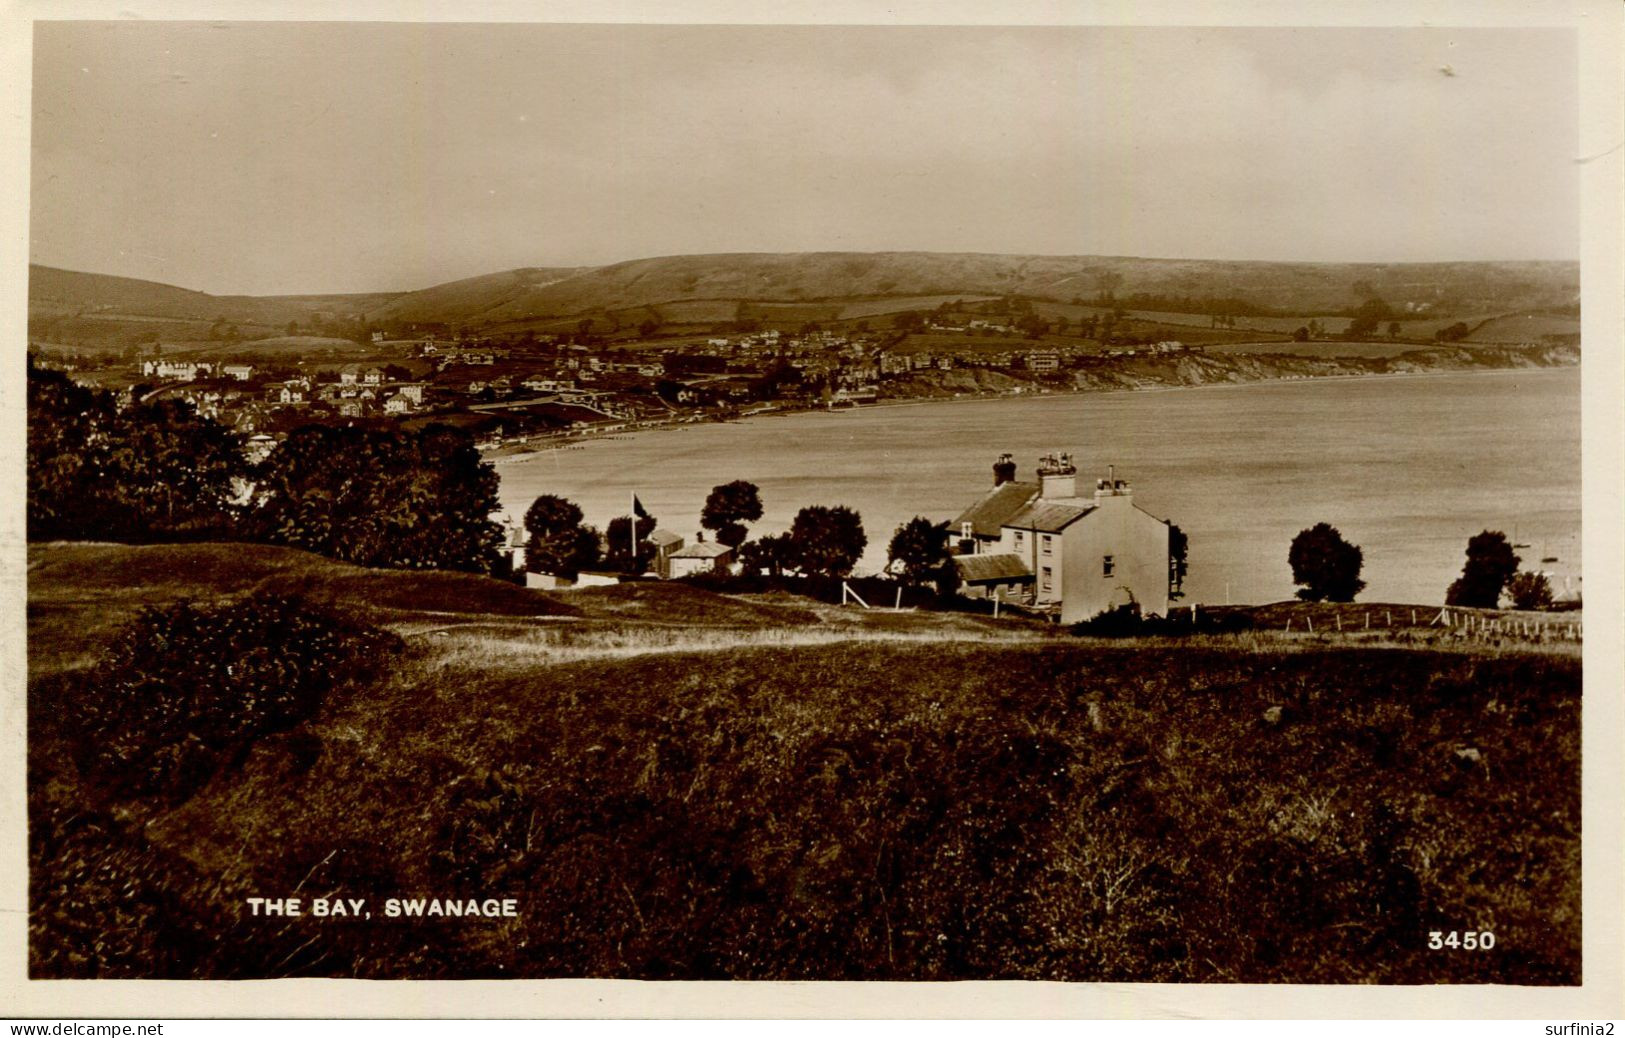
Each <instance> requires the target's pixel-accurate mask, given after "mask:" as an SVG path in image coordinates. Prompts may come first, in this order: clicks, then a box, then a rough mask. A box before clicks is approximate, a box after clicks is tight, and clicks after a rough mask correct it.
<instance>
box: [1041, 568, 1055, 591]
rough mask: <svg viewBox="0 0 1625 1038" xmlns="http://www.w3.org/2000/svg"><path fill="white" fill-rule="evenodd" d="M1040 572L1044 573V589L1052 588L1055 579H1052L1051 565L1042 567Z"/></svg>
mask: <svg viewBox="0 0 1625 1038" xmlns="http://www.w3.org/2000/svg"><path fill="white" fill-rule="evenodd" d="M1039 572H1040V573H1042V574H1043V577H1044V582H1043V588H1044V590H1045V591H1048V590H1050V588H1051V586H1052V585H1053V583H1054V581H1053V580H1052V579H1051V571H1050V568H1049V567H1048V566H1045V567H1044V568H1043V569H1042V570H1040V571H1039Z"/></svg>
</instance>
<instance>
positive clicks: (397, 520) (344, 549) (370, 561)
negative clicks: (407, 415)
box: [244, 425, 505, 574]
mask: <svg viewBox="0 0 1625 1038" xmlns="http://www.w3.org/2000/svg"><path fill="white" fill-rule="evenodd" d="M255 481H256V486H255V490H254V495H253V500H252V503H251V505H250V509H249V512H248V515H247V516H246V517H245V522H244V527H245V530H246V532H247V533H248V534H249V535H250V537H251V539H254V540H261V541H265V542H268V543H271V544H285V545H287V546H288V547H291V548H301V549H303V550H305V551H313V552H316V553H317V554H320V555H326V556H327V557H328V558H333V559H338V560H340V561H342V562H352V563H356V564H358V565H362V566H384V567H392V568H398V569H454V570H465V571H469V572H474V573H496V574H501V573H502V572H503V571H504V568H505V567H504V562H503V557H502V555H501V547H502V528H501V527H500V526H498V525H497V524H496V523H494V522H492V521H491V520H490V518H489V517H490V515H491V513H492V512H494V511H495V510H496V508H497V484H498V480H497V474H496V471H495V469H493V468H492V467H491V465H490V464H488V463H486V462H482V461H481V460H480V455H479V451H478V450H476V449H475V447H474V444H473V441H472V439H471V438H470V437H469V436H468V434H467V433H464V432H462V431H460V430H456V429H452V428H448V427H446V426H443V425H431V426H428V427H427V428H425V429H423V430H422V431H420V432H410V431H407V430H404V429H363V428H358V427H343V428H334V427H329V426H319V425H307V426H304V427H302V428H299V429H296V430H294V431H293V432H292V433H290V434H289V436H288V438H287V439H286V440H284V441H283V442H282V444H281V445H280V446H279V447H278V448H277V449H276V450H275V451H274V452H272V454H271V456H270V457H269V458H268V459H266V461H265V462H264V464H262V465H261V466H260V468H259V469H258V471H256V472H255Z"/></svg>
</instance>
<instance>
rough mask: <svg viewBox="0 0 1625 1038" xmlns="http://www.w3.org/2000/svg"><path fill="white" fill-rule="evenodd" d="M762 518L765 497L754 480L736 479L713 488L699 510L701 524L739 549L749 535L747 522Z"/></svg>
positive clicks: (718, 537)
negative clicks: (763, 498) (746, 526)
mask: <svg viewBox="0 0 1625 1038" xmlns="http://www.w3.org/2000/svg"><path fill="white" fill-rule="evenodd" d="M761 517H762V498H761V494H760V492H759V491H758V490H757V488H756V484H755V483H749V482H746V481H745V480H742V479H736V480H734V481H733V482H732V483H722V484H719V485H717V486H715V487H712V488H711V493H710V494H709V495H708V496H707V497H706V499H705V506H704V507H703V508H701V509H700V525H701V526H703V527H705V528H706V529H707V530H714V531H715V532H716V535H717V541H718V543H721V544H726V545H727V546H728V547H730V548H738V547H739V546H740V545H741V544H744V543H745V537H746V536H747V533H746V530H745V526H744V524H745V523H752V522H755V521H756V520H758V519H760V518H761Z"/></svg>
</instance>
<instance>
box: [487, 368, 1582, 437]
mask: <svg viewBox="0 0 1625 1038" xmlns="http://www.w3.org/2000/svg"><path fill="white" fill-rule="evenodd" d="M1276 356H1284V357H1287V358H1291V359H1297V360H1304V361H1311V362H1322V361H1323V360H1324V359H1325V358H1315V357H1300V356H1298V355H1296V354H1280V355H1276ZM1578 367H1580V362H1579V360H1578V358H1577V359H1576V360H1575V361H1574V362H1573V363H1563V364H1508V365H1497V366H1471V367H1429V368H1422V369H1417V370H1408V371H1363V372H1362V371H1338V372H1330V373H1327V374H1288V375H1274V376H1269V377H1263V378H1243V379H1233V380H1232V379H1215V380H1213V381H1206V382H1190V383H1183V384H1168V383H1156V382H1152V383H1141V384H1138V385H1123V384H1121V383H1119V384H1115V385H1093V386H1087V387H1073V388H1070V389H1043V390H1037V391H1033V392H1026V391H1022V390H1016V391H990V392H977V393H964V392H956V393H953V394H952V395H945V396H929V395H922V396H916V397H897V398H891V399H885V400H879V401H876V402H875V403H872V404H854V405H848V406H844V407H828V406H816V405H813V406H805V407H784V408H770V409H764V410H758V411H754V412H751V413H749V414H742V415H734V416H730V417H715V416H703V415H691V416H687V417H685V418H682V419H678V420H673V421H662V422H651V423H648V424H642V425H636V426H633V427H629V428H628V427H623V428H617V429H614V430H603V431H595V430H591V429H588V430H581V431H574V432H559V433H551V434H541V435H539V436H536V437H530V438H528V439H526V440H524V441H520V442H517V443H514V444H504V445H503V446H500V447H497V448H494V449H490V450H482V451H481V452H480V455H481V458H482V460H485V461H489V462H492V463H493V464H495V463H498V462H501V463H518V462H521V461H524V460H527V459H531V458H536V457H540V456H542V455H546V454H550V453H552V452H554V451H560V450H579V449H582V448H583V447H584V446H585V444H587V443H588V442H593V441H598V440H614V439H628V438H631V437H633V436H637V435H640V434H644V433H657V432H670V431H673V430H682V429H684V428H686V427H687V426H690V425H714V424H723V425H732V424H739V423H743V422H746V421H749V420H753V419H762V418H782V417H789V416H792V415H805V414H841V413H845V412H856V411H874V410H877V409H881V408H904V407H923V406H928V405H943V404H966V403H977V402H985V401H989V400H1037V399H1045V398H1054V399H1073V398H1076V397H1082V396H1094V395H1097V394H1102V393H1109V394H1114V393H1181V392H1187V391H1190V390H1200V389H1242V388H1252V387H1257V386H1274V385H1282V384H1293V385H1297V384H1302V383H1308V382H1353V381H1369V380H1379V379H1380V380H1384V381H1387V380H1395V379H1415V378H1427V377H1430V376H1434V377H1436V376H1444V375H1505V374H1509V373H1513V372H1529V371H1559V370H1565V369H1568V368H1578Z"/></svg>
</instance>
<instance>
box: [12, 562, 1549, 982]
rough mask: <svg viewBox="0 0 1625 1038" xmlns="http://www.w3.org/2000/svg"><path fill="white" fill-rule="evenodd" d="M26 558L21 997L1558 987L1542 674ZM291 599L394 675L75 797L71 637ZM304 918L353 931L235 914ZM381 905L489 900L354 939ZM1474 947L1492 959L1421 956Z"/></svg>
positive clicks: (1415, 653)
mask: <svg viewBox="0 0 1625 1038" xmlns="http://www.w3.org/2000/svg"><path fill="white" fill-rule="evenodd" d="M188 553H191V555H192V556H193V558H192V561H187V558H188ZM234 557H241V565H240V567H239V566H236V565H234ZM30 565H31V570H30V574H29V597H30V603H31V606H33V605H34V604H36V603H38V604H41V605H45V606H47V607H52V606H54V607H57V608H68V607H69V606H70V605H71V606H73V607H74V608H76V609H77V611H78V612H77V616H78V618H79V619H80V621H82V622H81V623H78V624H72V625H68V624H63V623H59V622H53V621H52V620H51V618H50V616H49V615H47V616H46V617H45V618H44V622H41V618H40V617H38V616H31V620H30V632H29V634H30V669H31V673H30V769H31V773H30V808H31V818H32V820H33V827H32V832H33V833H34V840H33V843H32V847H31V852H32V859H31V862H32V868H31V877H30V879H31V892H32V901H31V916H30V932H31V964H32V971H33V973H34V975H36V976H51V977H69V976H207V977H262V976H302V975H316V976H329V975H331V976H368V977H402V976H416V977H504V976H533V977H543V976H614V977H640V978H831V979H834V978H849V979H860V978H861V979H959V978H992V977H1008V978H1044V979H1057V980H1141V981H1159V980H1165V981H1299V982H1330V983H1343V982H1391V983H1432V982H1497V983H1532V984H1572V983H1576V982H1578V979H1579V970H1580V966H1579V939H1580V929H1579V853H1580V843H1579V808H1580V804H1579V783H1578V776H1579V716H1580V683H1579V663H1578V660H1577V659H1574V658H1572V657H1568V656H1560V655H1536V654H1521V653H1507V654H1501V655H1497V656H1494V657H1481V656H1477V655H1474V654H1472V653H1470V652H1460V651H1456V652H1433V651H1426V650H1411V651H1403V650H1386V649H1374V648H1339V647H1337V646H1336V645H1335V644H1329V643H1328V644H1320V643H1299V644H1297V645H1295V646H1293V647H1290V648H1288V647H1285V646H1280V647H1272V646H1271V645H1270V644H1269V643H1268V642H1262V641H1255V642H1254V643H1252V645H1251V648H1250V650H1247V651H1244V650H1243V649H1242V648H1241V647H1240V646H1239V645H1238V644H1236V643H1231V642H1226V641H1225V640H1224V639H1205V640H1203V641H1201V642H1198V643H1193V644H1190V645H1184V644H1178V643H1158V642H1143V643H1131V644H1125V645H1113V644H1110V643H1102V642H1089V641H1079V640H1071V639H1065V638H1059V637H1054V636H1052V634H1051V633H1050V632H1047V631H1045V630H1044V629H1042V628H1038V627H1029V626H1025V625H1016V626H1012V627H1007V626H1004V625H1002V624H993V623H992V622H991V621H986V620H981V619H977V618H968V617H944V616H938V615H933V614H909V613H901V614H885V613H875V614H864V613H862V612H861V611H857V610H840V609H837V608H835V607H828V606H823V605H820V604H818V603H813V602H810V601H806V600H799V599H794V598H791V597H789V596H783V595H779V596H764V597H756V598H737V597H734V596H720V595H707V594H705V593H701V592H697V591H696V590H695V589H691V588H685V587H676V586H670V585H660V586H652V587H645V586H635V587H632V586H621V587H615V588H605V589H594V590H591V591H582V592H576V593H573V594H569V595H556V596H540V595H536V593H532V592H523V591H522V589H517V588H510V589H506V590H504V591H502V592H497V591H495V590H494V589H493V588H487V585H489V584H491V582H487V581H481V580H479V578H466V579H467V580H468V581H473V582H474V583H472V584H467V585H466V589H465V593H466V594H467V595H468V596H470V597H469V598H468V599H467V600H466V603H465V604H466V605H468V606H469V607H470V608H471V609H472V608H475V607H477V606H478V604H479V599H480V597H481V596H483V595H485V594H487V593H489V594H490V595H491V596H492V600H493V601H495V602H498V603H499V604H501V603H507V602H508V601H509V599H507V598H506V597H503V596H506V595H508V594H509V593H510V592H511V593H515V594H524V595H532V596H535V597H534V598H527V599H526V600H525V601H527V602H529V601H538V602H546V603H554V605H552V606H550V608H554V609H556V608H557V603H561V602H568V603H569V605H570V607H571V608H572V610H573V613H574V618H572V619H568V620H553V621H549V620H547V619H546V618H545V617H544V618H534V617H526V616H520V615H513V614H502V615H482V614H479V613H475V612H472V611H470V612H466V613H461V614H453V613H452V611H450V610H440V609H438V607H437V608H436V610H435V611H436V612H439V613H441V614H443V615H440V616H438V617H436V618H434V623H432V624H431V623H428V622H427V621H426V620H425V615H424V612H423V611H422V610H421V609H420V610H419V611H417V612H412V611H410V610H406V609H397V608H396V605H395V604H392V603H390V602H389V601H388V595H387V594H386V593H385V591H384V589H385V588H386V587H387V585H388V583H389V581H390V580H392V579H393V580H399V581H400V582H401V585H400V586H401V587H402V588H409V587H411V586H412V585H414V584H415V583H417V582H420V581H424V580H425V579H428V580H437V579H439V578H440V577H444V576H445V575H428V574H399V575H388V576H385V575H382V574H376V573H373V572H371V571H352V569H353V568H351V567H339V566H335V565H334V564H331V563H325V562H322V561H321V560H311V559H310V558H309V557H308V556H304V557H300V556H299V553H295V552H278V551H276V550H274V549H244V548H242V547H240V546H195V547H173V548H161V549H156V548H140V549H131V548H120V547H115V546H94V545H73V546H62V545H49V546H40V547H36V548H35V549H33V550H32V551H31V555H30ZM289 576H298V577H301V578H302V579H305V580H306V582H307V585H308V586H310V587H313V588H318V589H320V588H328V587H331V588H332V590H330V591H329V592H328V593H329V594H330V595H331V596H332V600H333V601H335V602H340V603H342V604H343V605H344V606H345V607H346V608H349V609H353V610H355V611H356V612H357V615H368V613H367V611H368V610H370V609H376V610H377V612H375V613H373V614H371V615H372V616H373V618H374V619H376V620H382V621H386V622H390V623H391V624H392V625H393V626H395V627H396V629H397V630H401V631H403V632H405V633H406V634H407V635H408V650H407V652H406V654H405V656H403V657H402V658H400V659H399V660H397V661H396V664H395V665H394V666H393V667H392V669H391V671H390V673H389V674H388V675H387V677H385V678H384V679H383V680H381V681H380V682H379V683H378V684H377V685H376V686H375V687H371V688H367V689H363V690H360V691H357V692H354V693H350V694H346V695H342V696H336V697H334V698H332V699H330V700H329V701H328V702H327V703H326V704H325V705H324V706H323V708H322V709H321V711H320V712H319V713H318V714H317V715H316V716H315V717H314V718H312V719H311V720H310V721H308V722H306V723H305V724H303V725H301V726H300V727H299V728H297V729H295V730H293V731H290V732H285V733H282V734H280V735H277V736H274V737H271V738H269V739H266V740H264V741H262V743H261V744H260V745H258V746H257V747H256V748H255V749H254V750H253V751H252V752H251V753H250V755H249V756H248V758H247V759H246V760H245V761H244V762H243V764H242V766H241V767H240V768H239V769H236V770H233V771H231V772H229V773H222V774H220V775H218V776H216V778H215V779H214V780H213V781H212V782H211V783H210V784H209V785H207V786H206V787H204V789H203V790H202V791H201V792H200V793H199V794H197V795H196V796H194V797H193V798H192V799H191V800H189V801H187V802H185V803H183V804H181V805H179V806H175V807H163V806H160V805H156V804H146V803H139V802H131V801H128V800H124V801H110V800H106V799H99V798H98V797H97V795H96V794H93V793H92V792H90V791H89V790H88V788H87V787H85V786H84V785H82V784H81V783H80V781H79V779H78V777H77V776H76V775H75V774H74V772H73V769H72V768H71V766H70V765H68V764H67V763H66V761H67V760H68V754H67V753H66V749H67V747H69V746H71V745H72V743H73V741H74V739H75V738H76V735H75V719H74V718H73V717H71V716H63V715H62V713H61V712H60V711H57V710H53V703H55V702H56V701H58V699H59V698H60V695H61V690H62V686H63V682H65V681H71V680H72V678H73V674H72V673H63V672H62V671H61V668H60V665H57V666H52V665H51V661H61V660H63V659H66V658H69V657H72V656H74V655H75V654H76V653H84V652H89V651H92V650H93V649H94V648H95V646H96V644H97V643H98V642H100V641H103V640H104V639H105V629H104V628H88V629H87V627H86V626H85V623H86V622H88V621H89V620H90V619H91V617H93V616H94V615H95V614H96V613H98V612H101V611H104V610H106V609H107V608H108V606H107V603H108V602H109V600H110V599H113V598H124V597H128V598H132V599H136V600H157V599H161V598H163V597H165V596H169V595H177V594H181V595H190V596H191V597H195V598H204V597H208V596H210V595H216V596H219V595H225V596H235V595H238V594H242V593H244V592H245V589H251V588H256V587H263V586H265V585H266V582H267V581H270V580H274V579H278V578H280V577H289ZM352 578H359V579H356V582H355V583H354V584H353V585H352V584H350V583H348V581H350V580H351V579H352ZM454 580H458V581H459V583H461V578H454ZM374 587H377V588H378V589H379V590H378V591H377V592H374V591H372V590H371V589H372V588H374ZM425 588H426V585H421V584H419V585H418V587H417V593H416V594H415V595H414V596H413V598H414V600H415V601H416V602H417V604H418V605H419V606H423V605H425V604H427V603H428V602H429V601H430V599H429V597H428V596H427V595H426V593H425ZM121 606H122V603H121ZM493 612H495V610H494V611H493ZM47 614H49V609H47ZM595 631H596V632H597V636H596V637H595V636H594V632H595ZM640 632H641V633H640ZM774 638H776V639H778V641H777V643H774V642H773V641H771V639H774ZM617 639H622V640H621V641H617ZM640 639H641V640H640ZM1469 751H1470V752H1469ZM296 890H297V891H299V893H300V895H301V896H307V897H316V896H345V897H356V898H366V899H369V901H370V902H371V905H372V907H373V908H374V909H375V915H374V917H373V918H372V919H358V920H318V919H313V918H308V917H307V918H303V919H298V920H281V919H277V920H264V919H254V918H252V917H250V916H248V915H247V914H246V912H245V911H244V909H243V901H242V899H243V898H246V897H249V896H287V895H290V894H293V893H294V892H295V891H296ZM395 896H408V897H410V896H416V897H429V896H440V897H452V896H466V897H486V896H490V897H505V896H506V897H515V898H517V899H518V900H519V902H520V905H521V914H520V916H519V917H518V918H516V919H472V920H471V919H462V920H457V919H453V920H443V919H436V920H402V919H385V918H382V912H381V907H382V899H383V898H386V897H395ZM1468 929H1471V930H1474V931H1480V930H1491V931H1494V932H1495V934H1496V938H1497V944H1496V947H1495V948H1494V949H1493V950H1491V951H1488V952H1472V953H1468V952H1462V951H1454V952H1450V951H1443V952H1440V951H1429V950H1428V948H1427V936H1428V931H1430V930H1458V931H1459V930H1468Z"/></svg>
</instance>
